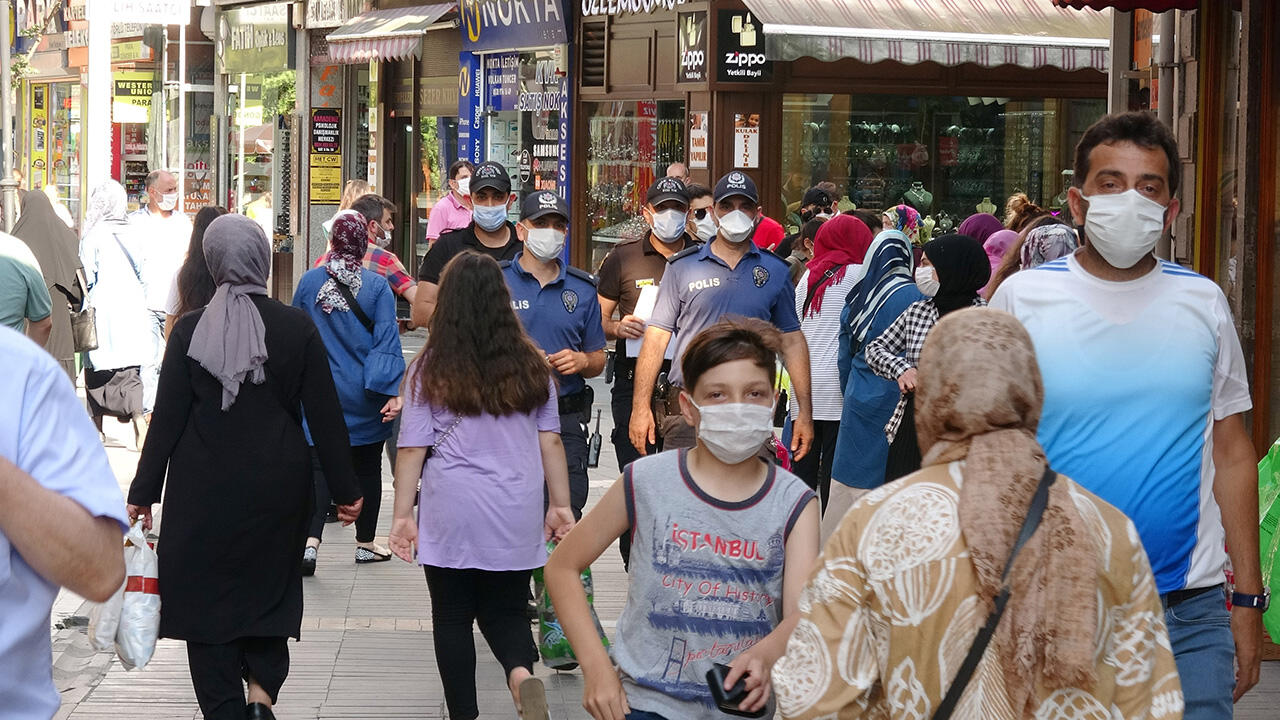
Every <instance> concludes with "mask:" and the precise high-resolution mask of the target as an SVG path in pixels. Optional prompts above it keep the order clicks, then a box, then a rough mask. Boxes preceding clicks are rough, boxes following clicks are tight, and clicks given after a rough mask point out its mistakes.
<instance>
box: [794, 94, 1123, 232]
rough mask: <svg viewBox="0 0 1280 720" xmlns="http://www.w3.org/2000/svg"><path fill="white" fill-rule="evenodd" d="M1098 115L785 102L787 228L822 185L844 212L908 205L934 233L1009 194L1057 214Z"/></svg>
mask: <svg viewBox="0 0 1280 720" xmlns="http://www.w3.org/2000/svg"><path fill="white" fill-rule="evenodd" d="M1105 113H1106V101H1105V100H1102V99H1084V100H1076V99H1054V98H1046V99H1035V100H1025V99H1017V100H1015V99H1010V98H996V97H935V96H911V95H831V94H814V93H809V94H787V95H785V96H783V131H782V148H783V150H782V152H783V157H782V170H783V182H782V197H781V200H782V202H783V204H784V205H785V207H786V208H787V218H786V219H787V222H786V224H787V225H788V226H790V227H791V228H793V229H795V228H798V227H799V225H800V217H799V212H798V211H799V205H800V200H801V198H802V197H803V195H804V192H805V190H806V189H808V188H809V187H812V186H813V185H815V184H817V183H818V182H822V181H830V182H833V183H835V185H836V187H837V188H838V190H839V192H840V195H841V197H840V202H839V204H840V208H841V209H842V210H849V209H853V208H865V209H876V210H881V209H884V208H888V207H892V206H894V205H898V204H907V205H911V206H913V207H915V208H916V209H917V210H919V211H920V214H921V215H923V216H925V221H924V229H925V230H926V232H932V233H933V234H941V233H945V232H949V231H951V230H954V229H955V227H956V226H958V225H959V224H960V223H961V221H963V220H964V219H965V218H966V217H968V216H969V215H971V214H973V213H975V212H991V213H994V214H996V215H1000V214H1002V213H1003V211H1004V203H1005V200H1006V199H1007V198H1008V197H1009V196H1010V195H1012V194H1014V193H1017V192H1024V193H1026V194H1027V195H1028V196H1029V197H1030V198H1031V200H1032V201H1033V202H1035V203H1037V204H1039V205H1042V206H1047V207H1051V208H1053V209H1055V210H1058V209H1061V208H1062V207H1064V206H1065V204H1066V188H1067V186H1068V185H1069V184H1070V182H1071V167H1072V162H1073V158H1072V152H1073V149H1074V148H1075V145H1076V142H1077V141H1078V140H1079V139H1080V136H1081V135H1083V134H1084V131H1085V130H1086V129H1087V128H1088V127H1089V125H1090V124H1092V123H1093V122H1094V121H1095V120H1097V119H1098V118H1100V117H1102V116H1103V115H1104V114H1105Z"/></svg>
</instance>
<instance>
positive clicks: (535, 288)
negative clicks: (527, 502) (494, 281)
mask: <svg viewBox="0 0 1280 720" xmlns="http://www.w3.org/2000/svg"><path fill="white" fill-rule="evenodd" d="M479 172H480V169H479V168H477V169H476V175H473V176H472V179H471V182H472V188H474V187H475V182H476V179H475V178H476V177H477V176H478V175H479ZM568 227H569V208H568V207H567V206H565V204H564V201H563V200H561V199H560V196H559V195H556V194H555V193H553V192H547V191H545V190H544V191H542V192H536V193H533V194H532V195H530V196H529V197H527V198H525V201H524V206H523V207H522V208H521V212H520V222H519V223H518V224H517V225H516V233H517V234H518V235H519V239H520V241H521V242H522V243H524V250H523V251H522V252H520V253H517V254H516V257H515V259H514V260H512V261H509V262H504V263H503V273H504V274H505V275H506V278H507V287H508V288H510V290H511V306H512V307H513V308H515V310H516V314H517V315H519V316H520V322H521V323H523V324H524V328H525V330H526V331H527V332H528V333H529V336H530V337H531V338H533V341H534V342H535V343H537V344H538V347H540V348H542V350H543V352H545V353H547V362H548V363H550V365H551V368H552V369H553V370H554V371H555V373H556V380H557V382H558V383H559V388H560V439H561V441H563V443H564V454H565V460H567V461H568V465H569V504H570V507H572V509H573V515H574V517H575V518H581V517H582V508H583V506H584V505H586V504H587V489H588V487H587V428H586V420H587V417H588V416H589V415H590V413H591V403H592V392H591V390H590V388H588V387H587V383H586V380H585V378H590V377H595V376H596V375H599V374H600V372H601V371H602V370H604V360H605V358H604V345H605V339H604V329H603V328H602V327H601V325H600V304H599V302H598V301H597V300H596V280H595V278H594V277H593V276H592V275H591V274H589V273H585V272H583V271H581V270H579V269H577V268H573V267H569V266H568V265H567V264H566V263H565V262H564V261H563V260H562V259H561V258H560V255H561V253H563V252H564V238H565V232H566V231H567V230H568ZM442 237H443V236H442Z"/></svg>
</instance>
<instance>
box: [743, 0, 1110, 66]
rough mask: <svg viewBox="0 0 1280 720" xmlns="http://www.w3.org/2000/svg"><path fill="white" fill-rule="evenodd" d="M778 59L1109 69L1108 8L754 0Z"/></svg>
mask: <svg viewBox="0 0 1280 720" xmlns="http://www.w3.org/2000/svg"><path fill="white" fill-rule="evenodd" d="M746 4H747V7H748V8H749V9H750V10H751V11H752V12H753V13H754V14H755V16H756V20H757V21H758V22H761V23H763V29H764V35H765V49H766V55H767V57H768V58H769V59H770V60H797V59H799V58H802V57H811V58H816V59H818V60H823V61H832V60H839V59H841V58H853V59H856V60H860V61H862V62H866V63H876V62H880V61H882V60H894V61H896V62H900V63H905V64H907V65H914V64H916V63H922V62H936V63H939V64H942V65H961V64H964V63H976V64H978V65H983V66H986V67H996V66H998V65H1018V66H1021V67H1026V68H1039V67H1044V66H1053V67H1058V68H1062V69H1063V70H1080V69H1084V68H1093V69H1095V70H1101V71H1103V72H1106V71H1107V69H1108V68H1107V60H1108V53H1109V51H1110V43H1111V17H1110V14H1109V12H1108V11H1102V12H1099V11H1097V10H1084V11H1082V12H1076V11H1074V10H1068V9H1066V8H1061V7H1054V6H1053V5H1050V4H1048V3H1046V2H1045V1H1044V0H746Z"/></svg>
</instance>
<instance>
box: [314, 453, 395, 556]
mask: <svg viewBox="0 0 1280 720" xmlns="http://www.w3.org/2000/svg"><path fill="white" fill-rule="evenodd" d="M351 464H352V465H355V468H356V479H357V480H359V481H360V492H361V493H362V494H363V495H364V508H363V509H362V510H361V511H360V517H359V518H357V519H356V542H362V543H367V542H373V537H374V535H375V534H376V533H377V530H378V512H379V511H380V510H381V509H382V443H381V442H376V443H373V444H371V445H352V446H351ZM311 470H312V472H311V476H312V478H314V480H315V485H316V507H315V512H314V513H312V515H311V533H310V535H309V537H313V538H321V539H323V538H324V517H325V515H326V514H328V512H329V502H330V499H329V483H327V482H325V479H324V470H322V469H321V468H320V456H319V455H318V454H317V453H316V451H315V449H314V448H312V450H311Z"/></svg>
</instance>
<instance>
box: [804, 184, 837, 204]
mask: <svg viewBox="0 0 1280 720" xmlns="http://www.w3.org/2000/svg"><path fill="white" fill-rule="evenodd" d="M832 202H833V201H832V199H831V193H829V192H827V191H826V190H823V189H822V188H820V187H812V188H809V191H808V192H806V193H805V194H804V199H803V200H801V201H800V205H801V206H807V205H817V206H818V207H830V206H831V203H832Z"/></svg>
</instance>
